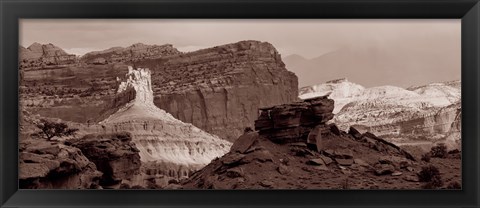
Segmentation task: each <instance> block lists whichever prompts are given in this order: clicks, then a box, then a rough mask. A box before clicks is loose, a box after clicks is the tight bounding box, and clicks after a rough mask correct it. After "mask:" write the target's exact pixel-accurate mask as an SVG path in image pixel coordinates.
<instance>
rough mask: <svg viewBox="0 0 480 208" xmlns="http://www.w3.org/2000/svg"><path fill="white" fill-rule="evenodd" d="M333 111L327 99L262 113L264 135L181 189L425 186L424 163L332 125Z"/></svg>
mask: <svg viewBox="0 0 480 208" xmlns="http://www.w3.org/2000/svg"><path fill="white" fill-rule="evenodd" d="M312 104H313V105H312ZM332 110H333V101H332V100H331V99H328V98H327V97H317V98H312V99H310V100H307V101H304V102H297V103H292V104H285V105H281V106H274V107H271V108H268V109H261V111H262V113H261V115H260V117H259V118H258V120H257V121H256V122H255V126H256V129H257V130H258V132H256V131H250V132H246V133H245V134H244V135H242V136H240V137H239V138H238V139H237V140H236V141H235V143H234V144H233V145H232V147H231V149H230V152H228V153H227V154H225V155H224V156H222V157H220V158H218V159H215V160H213V161H212V163H210V164H209V165H207V166H206V167H204V168H202V169H201V170H199V171H197V172H195V173H194V174H193V175H192V176H191V177H190V178H188V179H185V180H183V181H182V183H181V185H182V187H181V188H184V189H192V188H193V189H198V188H200V189H412V188H420V185H421V184H420V183H419V182H418V179H417V176H416V174H417V170H419V169H420V166H421V165H424V162H423V161H419V160H418V158H417V157H416V156H413V155H411V154H410V153H408V152H407V151H405V150H403V149H402V148H400V147H398V146H396V145H395V144H393V143H390V142H388V141H386V140H383V139H382V138H379V137H377V136H375V135H374V134H372V133H369V132H366V133H363V134H362V133H360V132H359V131H358V130H356V129H355V128H351V129H350V131H349V132H348V133H347V132H345V131H342V130H340V129H338V128H336V125H335V124H332V123H330V124H327V121H329V120H330V119H331V114H332ZM292 129H298V130H292ZM300 129H302V130H303V131H300ZM285 130H287V131H285ZM299 132H300V133H299ZM457 165H459V164H457ZM455 168H458V167H455ZM448 177H449V178H448V179H447V180H457V179H458V178H456V176H453V175H452V176H448Z"/></svg>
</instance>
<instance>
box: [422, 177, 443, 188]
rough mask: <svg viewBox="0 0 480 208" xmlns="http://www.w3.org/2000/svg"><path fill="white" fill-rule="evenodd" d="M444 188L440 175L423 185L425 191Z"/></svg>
mask: <svg viewBox="0 0 480 208" xmlns="http://www.w3.org/2000/svg"><path fill="white" fill-rule="evenodd" d="M442 186H443V181H442V178H441V177H440V176H439V175H438V176H433V177H432V180H431V181H430V182H428V183H426V184H425V185H423V188H424V189H436V188H440V187H442Z"/></svg>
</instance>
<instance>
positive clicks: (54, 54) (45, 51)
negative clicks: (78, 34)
mask: <svg viewBox="0 0 480 208" xmlns="http://www.w3.org/2000/svg"><path fill="white" fill-rule="evenodd" d="M75 62H77V57H76V56H75V55H73V54H68V53H66V52H65V51H64V50H62V49H61V48H59V47H57V46H55V45H53V44H51V43H49V44H45V45H42V44H40V43H33V44H32V45H30V46H29V47H28V48H24V47H22V46H20V47H19V65H20V69H37V68H49V67H50V68H52V67H53V68H54V67H59V66H65V65H68V64H73V63H75Z"/></svg>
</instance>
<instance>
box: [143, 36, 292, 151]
mask: <svg viewBox="0 0 480 208" xmlns="http://www.w3.org/2000/svg"><path fill="white" fill-rule="evenodd" d="M136 65H137V66H144V67H148V68H150V69H151V70H152V71H153V75H152V83H153V87H154V89H153V90H154V93H155V100H154V102H155V105H157V106H158V107H160V108H161V109H165V110H166V111H167V112H169V113H171V114H172V115H173V116H174V117H176V118H178V119H180V120H182V121H184V122H187V123H192V124H193V125H195V126H197V127H199V128H201V129H203V130H205V131H207V132H209V133H213V134H215V135H218V136H220V137H221V138H225V139H227V140H229V141H233V140H235V139H236V138H238V136H240V135H241V134H242V133H243V130H244V128H245V127H253V126H252V123H253V121H254V120H255V119H256V118H257V117H258V110H257V109H258V108H261V107H269V106H273V105H278V104H283V103H288V102H292V101H295V100H297V99H298V98H297V95H298V89H297V88H298V82H297V77H296V75H295V74H293V73H292V72H289V71H287V69H286V68H285V65H284V63H283V62H282V60H281V58H280V54H279V53H278V52H277V50H276V49H275V48H274V47H273V46H272V45H271V44H269V43H266V42H259V41H242V42H238V43H234V44H228V45H223V46H217V47H213V48H209V49H203V50H199V51H195V52H190V53H186V54H179V55H175V56H169V57H166V58H161V59H157V60H147V61H143V62H137V63H136Z"/></svg>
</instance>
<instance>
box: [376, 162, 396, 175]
mask: <svg viewBox="0 0 480 208" xmlns="http://www.w3.org/2000/svg"><path fill="white" fill-rule="evenodd" d="M373 168H374V171H375V175H388V174H392V173H393V172H394V171H395V167H393V165H390V164H380V163H377V164H375V165H374V166H373Z"/></svg>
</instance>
